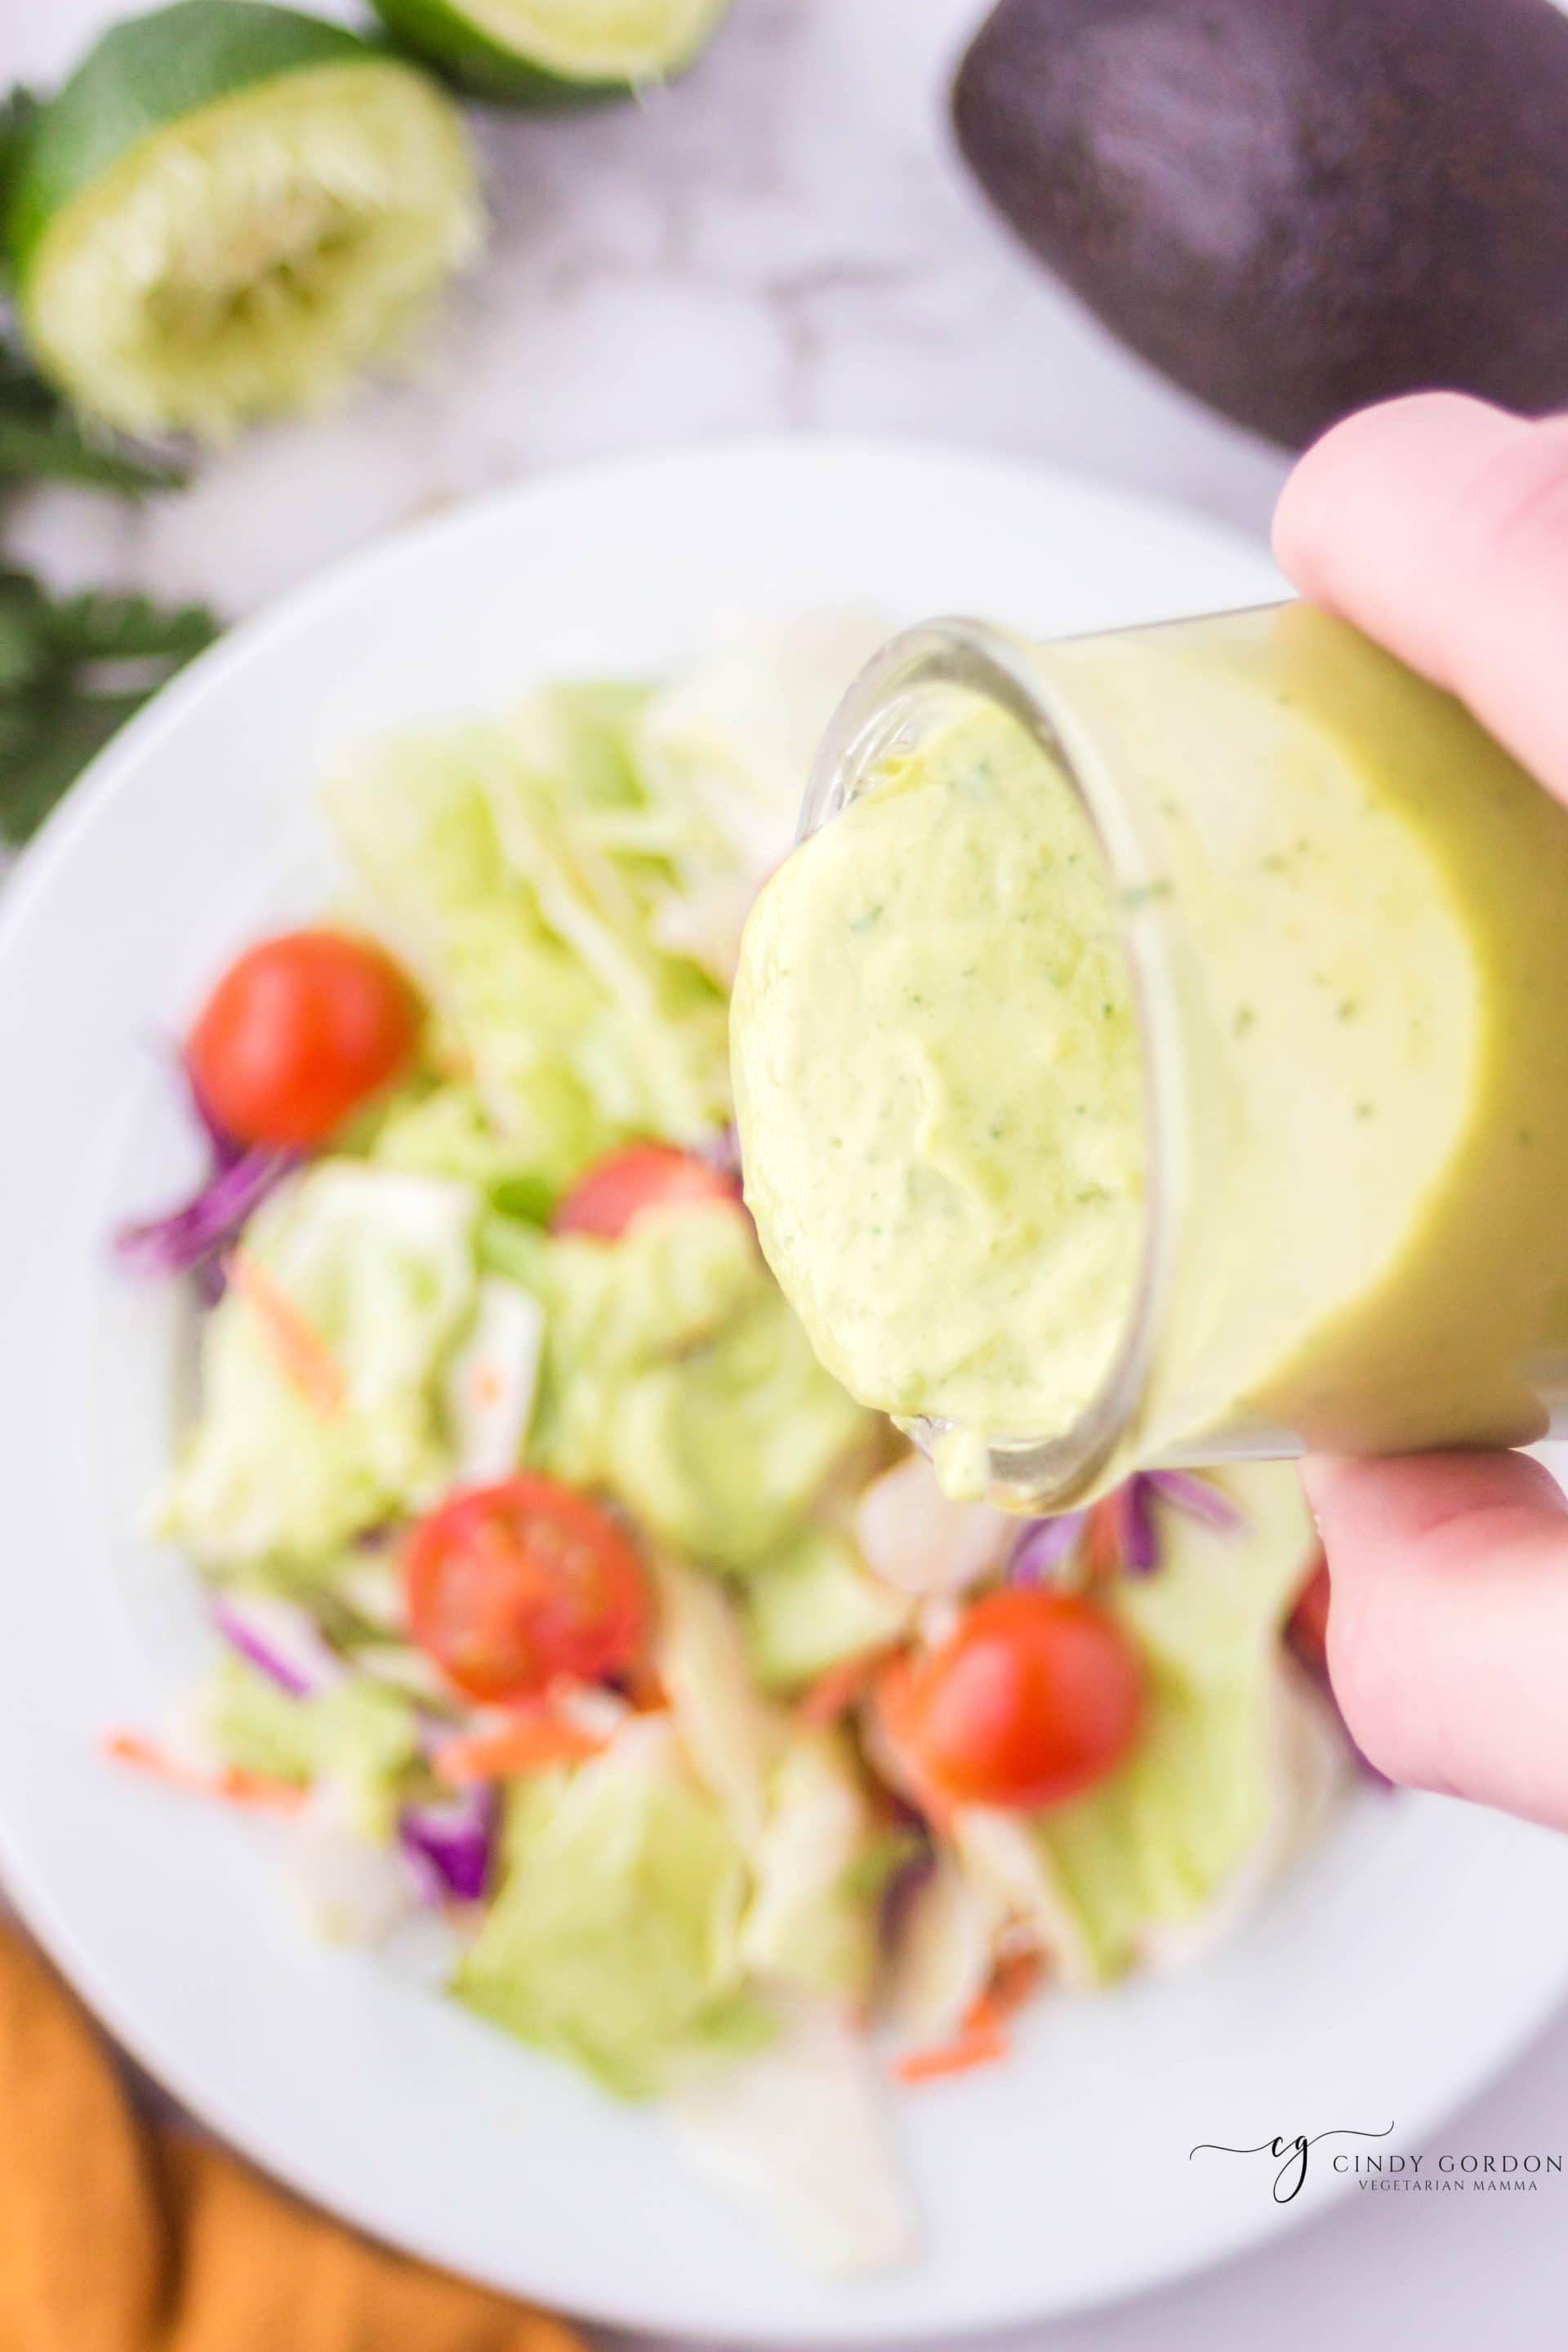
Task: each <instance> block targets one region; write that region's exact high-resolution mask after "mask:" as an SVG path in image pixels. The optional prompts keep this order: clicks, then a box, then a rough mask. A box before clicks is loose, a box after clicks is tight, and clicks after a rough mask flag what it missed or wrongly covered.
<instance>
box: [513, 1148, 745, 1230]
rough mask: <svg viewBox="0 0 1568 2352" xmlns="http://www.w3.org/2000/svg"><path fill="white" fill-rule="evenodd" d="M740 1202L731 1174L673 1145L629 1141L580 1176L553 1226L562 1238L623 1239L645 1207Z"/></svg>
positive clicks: (558, 1212) (656, 1207) (738, 1190)
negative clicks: (562, 1235) (566, 1235)
mask: <svg viewBox="0 0 1568 2352" xmlns="http://www.w3.org/2000/svg"><path fill="white" fill-rule="evenodd" d="M739 1198H740V1188H739V1186H738V1185H737V1184H736V1182H735V1180H734V1178H733V1177H732V1176H726V1175H725V1174H724V1173H723V1172H722V1171H721V1170H720V1169H718V1168H710V1167H709V1165H708V1163H707V1161H706V1160H695V1159H693V1158H692V1156H691V1154H690V1153H689V1151H677V1150H676V1149H675V1146H674V1145H673V1144H671V1143H628V1144H626V1145H625V1146H624V1147H623V1148H622V1149H621V1150H619V1151H612V1152H611V1153H610V1154H609V1155H608V1157H607V1158H606V1159H604V1160H598V1161H596V1162H595V1165H594V1166H593V1167H592V1168H590V1169H589V1170H588V1171H587V1173H586V1174H585V1175H583V1176H579V1178H578V1179H577V1181H576V1183H575V1184H574V1186H573V1187H572V1190H571V1191H570V1192H568V1193H567V1195H566V1198H565V1199H564V1200H563V1202H562V1203H561V1206H560V1207H559V1208H558V1209H557V1210H556V1212H555V1214H554V1217H553V1218H552V1227H553V1230H554V1231H555V1232H556V1233H558V1234H597V1235H598V1236H599V1238H600V1239H601V1240H602V1241H618V1240H619V1239H620V1237H621V1235H622V1234H624V1233H625V1232H626V1227H627V1226H628V1225H629V1224H630V1223H631V1222H632V1220H633V1218H634V1217H637V1216H639V1215H640V1214H641V1213H642V1211H643V1210H644V1209H664V1208H670V1207H675V1206H679V1205H680V1204H681V1203H682V1202H690V1203H696V1202H701V1201H735V1200H739Z"/></svg>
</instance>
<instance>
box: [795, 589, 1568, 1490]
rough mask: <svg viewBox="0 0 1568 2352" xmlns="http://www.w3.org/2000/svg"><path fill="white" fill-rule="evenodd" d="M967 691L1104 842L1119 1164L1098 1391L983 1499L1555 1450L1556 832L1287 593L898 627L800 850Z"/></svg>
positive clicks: (826, 772)
mask: <svg viewBox="0 0 1568 2352" xmlns="http://www.w3.org/2000/svg"><path fill="white" fill-rule="evenodd" d="M969 696H977V697H980V698H985V699H989V700H991V701H993V702H994V703H997V704H1000V705H1001V706H1002V707H1003V708H1004V709H1005V710H1006V711H1008V712H1009V713H1010V714H1012V716H1013V717H1014V718H1015V719H1016V720H1017V722H1018V723H1019V724H1020V725H1021V726H1022V727H1023V728H1024V729H1025V730H1026V732H1027V734H1028V735H1029V736H1030V738H1031V739H1032V740H1034V741H1036V742H1037V744H1038V745H1039V746H1040V747H1041V749H1042V753H1043V754H1044V755H1048V756H1049V758H1050V760H1052V761H1055V762H1056V763H1057V766H1056V769H1055V771H1054V773H1053V781H1055V779H1059V775H1060V773H1061V772H1063V771H1065V772H1066V774H1067V775H1068V778H1069V780H1070V782H1071V784H1072V786H1073V788H1074V790H1075V791H1076V793H1077V794H1078V795H1079V799H1080V801H1081V803H1082V804H1083V806H1084V808H1085V809H1086V810H1087V812H1088V814H1089V817H1090V820H1091V821H1092V824H1093V825H1094V828H1095V830H1096V833H1097V834H1098V836H1099V840H1100V845H1101V848H1102V851H1103V855H1104V858H1105V861H1106V865H1107V868H1108V873H1109V880H1110V887H1111V889H1112V891H1113V893H1114V898H1115V903H1116V906H1117V908H1118V909H1119V922H1120V929H1121V941H1122V946H1123V950H1124V952H1125V955H1126V959H1127V962H1128V965H1129V967H1130V970H1131V975H1132V980H1133V985H1134V992H1135V1001H1136V1005H1137V1013H1138V1022H1139V1028H1140V1034H1141V1040H1142V1061H1143V1070H1144V1118H1145V1129H1146V1133H1145V1148H1146V1159H1147V1171H1146V1196H1145V1209H1144V1219H1143V1234H1142V1256H1141V1269H1140V1275H1139V1279H1138V1283H1137V1286H1136V1293H1135V1297H1133V1300H1132V1304H1131V1309H1130V1312H1129V1314H1128V1316H1127V1318H1126V1322H1125V1326H1124V1328H1123V1329H1122V1330H1121V1336H1120V1339H1119V1342H1118V1344H1117V1347H1116V1349H1115V1352H1114V1357H1113V1359H1112V1360H1111V1361H1110V1368H1109V1370H1108V1371H1107V1372H1106V1374H1105V1376H1104V1378H1103V1380H1102V1381H1101V1382H1100V1387H1099V1390H1098V1391H1097V1393H1096V1394H1095V1395H1094V1396H1093V1397H1092V1399H1091V1400H1090V1402H1089V1404H1088V1405H1087V1407H1086V1408H1085V1409H1084V1410H1083V1412H1081V1413H1080V1414H1079V1417H1078V1419H1077V1420H1076V1422H1075V1423H1073V1425H1072V1426H1071V1427H1070V1428H1066V1429H1061V1430H1053V1431H1030V1430H1018V1431H1014V1432H1006V1433H997V1432H989V1433H986V1434H985V1452H984V1479H985V1483H986V1484H987V1486H988V1487H989V1491H990V1492H991V1494H992V1496H993V1497H994V1499H996V1500H998V1501H1001V1502H1003V1503H1005V1504H1006V1505H1008V1506H1010V1507H1014V1508H1019V1507H1025V1508H1034V1509H1041V1508H1059V1507H1067V1506H1068V1505H1069V1504H1072V1503H1076V1502H1079V1501H1081V1500H1083V1499H1085V1498H1086V1497H1088V1496H1090V1495H1093V1494H1095V1493H1097V1492H1100V1491H1101V1490H1103V1489H1104V1488H1105V1487H1107V1486H1110V1485H1112V1484H1113V1483H1115V1482H1116V1481H1117V1480H1119V1479H1121V1478H1122V1477H1124V1476H1126V1475H1128V1474H1129V1473H1130V1472H1131V1471H1132V1470H1134V1469H1138V1468H1144V1467H1152V1466H1154V1465H1179V1464H1188V1465H1192V1464H1200V1465H1201V1464H1205V1463H1217V1462H1223V1461H1229V1460H1236V1459H1238V1458H1242V1457H1245V1456H1255V1457H1256V1456H1280V1455H1286V1454H1294V1453H1297V1452H1300V1451H1301V1450H1303V1449H1304V1448H1307V1447H1312V1448H1318V1449H1323V1448H1327V1449H1330V1450H1333V1451H1337V1452H1351V1453H1368V1454H1390V1453H1403V1452H1407V1451H1415V1450H1419V1449H1424V1448H1427V1447H1433V1446H1454V1445H1481V1444H1485V1445H1495V1444H1510V1445H1511V1444H1522V1443H1528V1442H1530V1441H1531V1440H1534V1439H1537V1438H1539V1437H1541V1436H1542V1435H1544V1434H1546V1433H1548V1432H1549V1430H1551V1429H1552V1427H1554V1426H1557V1425H1559V1423H1560V1422H1561V1420H1562V1417H1563V1414H1564V1411H1565V1408H1568V810H1564V809H1563V807H1562V806H1561V805H1560V804H1559V803H1557V802H1556V801H1554V800H1552V798H1550V797H1549V796H1548V795H1547V794H1546V793H1544V792H1543V791H1542V789H1541V788H1540V787H1539V786H1538V785H1536V784H1535V783H1534V782H1532V781H1531V779H1530V778H1529V777H1528V776H1527V775H1526V774H1525V773H1524V772H1523V771H1522V770H1521V769H1520V768H1519V767H1518V766H1517V764H1516V763H1515V762H1514V761H1512V760H1511V759H1510V757H1509V756H1508V755H1507V754H1506V753H1505V752H1503V751H1501V750H1500V747H1499V746H1498V745H1497V744H1496V743H1495V742H1494V741H1493V740H1491V738H1490V737H1489V736H1488V735H1487V734H1486V733H1485V732H1484V731H1483V730H1482V729H1481V728H1480V727H1479V725H1478V724H1477V723H1476V722H1475V721H1474V720H1473V719H1471V718H1470V717H1469V716H1468V713H1467V712H1466V711H1465V710H1464V709H1462V708H1461V707H1460V706H1459V704H1458V703H1457V702H1456V701H1455V700H1454V699H1453V698H1450V697H1448V696H1447V695H1445V694H1442V693H1440V692H1438V691H1437V690H1436V688H1433V687H1431V686H1430V685H1428V684H1426V682H1425V681H1424V680H1422V679H1419V678H1417V677H1415V676H1414V675H1413V674H1412V673H1411V672H1410V671H1408V670H1407V669H1405V667H1403V666H1402V665H1401V664H1400V663H1398V662H1396V661H1394V659H1393V658H1392V657H1391V656H1388V655H1386V654H1384V653H1383V652H1382V651H1381V650H1380V649H1378V648H1376V647H1374V646H1372V645H1371V644H1370V643H1369V642H1368V641H1367V640H1366V639H1365V638H1363V637H1362V636H1361V635H1359V634H1358V633H1357V632H1355V631H1354V630H1352V629H1351V628H1349V627H1348V626H1347V625H1345V624H1343V623H1342V622H1339V621H1337V620H1333V619H1331V618H1330V617H1329V616H1328V615H1326V614H1322V613H1321V612H1319V611H1316V610H1315V609H1313V608H1312V607H1310V606H1308V605H1305V604H1299V603H1291V604H1280V605H1275V606H1269V607H1266V608H1261V609H1258V610H1255V611H1247V612H1238V613H1230V614H1217V615H1214V616H1210V617H1205V618H1202V619H1195V620H1184V621H1175V622H1170V623H1166V624H1162V625H1156V626H1152V627H1142V628H1136V629H1129V630H1124V631H1119V632H1115V633H1110V634H1105V635H1097V636H1089V637H1081V638H1076V639H1069V640H1062V641H1058V642H1057V643H1054V644H1050V645H1034V644H1030V643H1028V642H1026V641H1025V640H1022V639H1020V638H1016V637H1014V636H1011V635H1007V634H1005V632H1003V631H1001V630H999V629H995V628H993V627H990V626H988V625H983V624H980V623H976V622H972V621H942V622H935V623H932V624H931V625H926V626H923V627H921V628H917V629H914V630H911V631H910V632H909V633H907V634H906V635H902V636H900V637H899V638H897V639H896V640H894V642H893V643H892V644H890V645H889V646H888V647H887V648H886V649H885V651H884V652H883V653H882V654H881V655H880V656H879V658H878V659H877V660H876V661H875V662H874V663H873V664H872V666H871V667H870V668H869V669H868V671H867V672H866V673H865V674H864V675H863V676H862V677H861V678H860V679H859V680H858V683H857V684H856V686H855V687H854V688H852V689H851V691H850V693H849V695H848V696H847V699H846V700H845V702H844V703H843V705H842V706H841V708H840V709H839V711H838V712H837V717H836V719H835V720H834V722H833V725H832V727H831V729H830V730H829V733H828V735H827V738H826V741H825V742H824V745H823V747H822V751H821V752H820V754H819V758H818V762H817V767H816V774H815V776H814V779H813V782H812V784H811V787H810V790H809V793H808V795H807V799H806V803H805V809H804V811H803V815H802V827H801V829H802V834H803V835H805V834H806V833H809V832H811V831H814V830H815V829H816V827H817V826H819V825H821V824H826V823H828V822H830V821H831V820H832V818H833V816H834V815H835V814H837V811H838V810H840V809H841V808H842V807H844V806H845V805H846V803H847V802H848V801H849V800H851V799H852V798H853V797H855V795H856V794H857V793H860V792H861V791H863V790H865V789H867V787H868V785H869V784H871V783H872V782H874V781H875V778H876V775H877V772H878V770H879V765H880V763H881V762H883V761H885V760H886V759H887V758H888V757H889V754H891V753H894V752H899V751H905V750H907V749H908V748H909V747H910V744H912V743H913V742H915V741H917V740H918V739H919V737H920V736H921V732H922V731H923V730H924V729H925V728H926V727H927V726H928V725H929V724H932V723H934V722H935V721H937V720H938V719H940V718H942V716H944V715H947V716H951V714H952V707H953V701H954V698H963V697H969ZM1046 775H1047V769H1046V768H1045V766H1044V765H1043V766H1042V779H1043V780H1044V779H1045V777H1046ZM1055 788H1056V789H1059V782H1055ZM937 976H938V977H939V978H940V974H938V975H937ZM914 1433H915V1435H916V1436H917V1438H919V1440H920V1442H921V1444H924V1445H925V1446H926V1447H927V1448H928V1450H931V1449H933V1448H936V1447H938V1446H939V1445H940V1444H942V1443H943V1442H945V1443H946V1444H949V1445H952V1444H955V1443H957V1442H958V1441H959V1438H960V1436H961V1433H954V1432H952V1430H951V1429H950V1428H949V1427H948V1426H947V1425H946V1424H942V1423H917V1424H915V1425H914Z"/></svg>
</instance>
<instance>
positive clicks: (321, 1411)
mask: <svg viewBox="0 0 1568 2352" xmlns="http://www.w3.org/2000/svg"><path fill="white" fill-rule="evenodd" d="M477 1218H478V1202H477V1201H476V1199H475V1197H474V1195H473V1193H472V1192H470V1191H469V1190H468V1187H467V1186H466V1185H461V1184H454V1183H447V1182H441V1181H436V1180H434V1179H430V1178H424V1177H416V1176H405V1175H401V1174H397V1173H395V1172H393V1171H389V1170H385V1169H380V1168H374V1167H370V1166H367V1165H365V1164H364V1163H363V1162H361V1161H355V1160H321V1161H319V1162H318V1163H317V1164H316V1165H315V1166H313V1167H311V1168H310V1169H307V1170H306V1171H304V1172H303V1173H302V1174H300V1175H299V1176H297V1177H294V1178H292V1179H291V1180H290V1181H289V1183H288V1184H286V1185H285V1186H284V1187H283V1188H282V1189H281V1190H280V1191H279V1192H275V1193H274V1194H273V1196H272V1198H271V1199H270V1200H269V1201H268V1202H267V1203H266V1205H265V1207H264V1208H262V1209H261V1210H260V1211H259V1212H258V1214H257V1215H256V1216H255V1217H254V1218H253V1219H252V1221H251V1223H250V1224H249V1226H248V1227H247V1231H246V1234H245V1242H244V1248H245V1253H246V1255H247V1258H248V1259H249V1260H250V1261H251V1262H252V1263H253V1264H254V1265H255V1266H256V1267H258V1269H259V1271H260V1273H261V1275H262V1276H263V1277H264V1278H265V1281H266V1282H267V1284H268V1286H269V1289H270V1291H271V1292H273V1293H275V1294H276V1296H277V1297H278V1298H279V1300H280V1301H281V1302H282V1303H283V1307H284V1310H285V1311H286V1312H287V1313H288V1314H289V1315H290V1316H292V1317H297V1318H299V1322H300V1325H301V1326H302V1327H303V1329H304V1330H305V1332H306V1333H307V1334H308V1336H309V1341H310V1346H311V1347H312V1348H316V1349H320V1350H321V1354H322V1359H323V1360H324V1361H325V1362H326V1363H327V1364H328V1365H330V1367H331V1369H332V1374H333V1378H334V1379H335V1380H336V1381H338V1382H339V1383H340V1384H341V1391H342V1393H341V1397H340V1398H339V1400H338V1401H337V1402H335V1403H333V1404H332V1405H331V1406H330V1407H328V1406H324V1405H323V1403H322V1402H321V1399H320V1398H319V1397H316V1396H313V1395H311V1394H310V1393H309V1392H308V1391H305V1390H303V1389H302V1388H301V1387H300V1384H299V1382H298V1380H297V1377H296V1374H295V1372H294V1371H293V1370H291V1368H290V1366H289V1363H288V1362H287V1361H286V1360H284V1358H283V1357H282V1356H281V1355H280V1353H279V1347H278V1344H277V1335H276V1333H275V1331H273V1330H272V1329H271V1328H270V1327H269V1325H268V1319H267V1318H266V1316H265V1315H264V1314H262V1313H259V1312H258V1308H257V1306H256V1304H255V1302H254V1300H253V1299H251V1298H250V1297H247V1296H245V1295H244V1292H243V1289H242V1288H239V1287H235V1286H231V1287H230V1289H229V1290H228V1292H227V1293H226V1296H225V1297H224V1298H223V1299H222V1300H221V1301H220V1303H219V1304H218V1306H217V1307H216V1308H215V1309H214V1310H213V1312H212V1314H211V1315H210V1316H208V1317H207V1318H206V1319H205V1323H204V1325H203V1329H202V1343H201V1365H200V1375H201V1378H200V1399H201V1402H200V1410H199V1412H198V1414H197V1418H196V1421H195V1425H194V1427H193V1428H192V1429H191V1430H190V1432H189V1433H187V1435H186V1437H185V1439H184V1444H183V1445H182V1447H181V1450H180V1454H179V1458H178V1463H177V1466H176V1469H175V1472H174V1477H173V1480H172V1481H171V1483H170V1486H169V1488H168V1490H167V1492H166V1494H165V1496H163V1501H162V1504H161V1507H160V1508H159V1511H158V1515H157V1526H158V1528H159V1531H160V1532H161V1533H163V1534H165V1535H167V1536H169V1537H171V1538H174V1539H175V1540H176V1541H179V1542H182V1543H184V1544H185V1545H187V1546H188V1547H189V1549H191V1550H192V1551H193V1552H194V1553H195V1556H196V1558H197V1559H199V1560H201V1561H202V1562H203V1563H204V1564H205V1565H206V1566H207V1567H208V1568H211V1569H214V1570H226V1569H230V1568H247V1567H256V1566H266V1565H268V1564H271V1565H275V1566H278V1567H279V1568H281V1569H285V1570H287V1569H289V1568H290V1567H292V1568H294V1569H296V1570H300V1571H305V1570H309V1569H310V1566H311V1565H312V1564H314V1563H320V1562H322V1561H324V1560H326V1559H329V1558H330V1557H331V1555H332V1554H333V1553H334V1552H336V1551H337V1550H338V1549H340V1548H341V1547H342V1545H343V1544H344V1543H346V1542H347V1541H348V1540H349V1539H350V1538H352V1537H353V1536H354V1535H356V1534H358V1533H359V1532H360V1531H361V1530H362V1529H364V1528H371V1527H374V1526H375V1525H377V1524H378V1523H379V1522H380V1521H381V1520H383V1519H384V1518H386V1517H390V1516H392V1515H394V1514H395V1513H396V1512H399V1511H403V1510H406V1509H410V1508H416V1507H419V1506H421V1505H422V1504H424V1503H426V1502H429V1501H432V1500H433V1499H434V1498H435V1497H436V1496H437V1494H439V1492H440V1490H441V1488H442V1486H444V1485H445V1484H446V1483H447V1478H448V1477H449V1475H450V1472H451V1466H452V1465H451V1453H450V1447H449V1444H448V1441H447V1434H446V1432H445V1429H444V1427H443V1422H442V1415H441V1412H440V1405H439V1395H438V1389H439V1375H440V1371H441V1368H442V1365H443V1363H444V1361H445V1359H446V1356H447V1351H448V1349H450V1347H451V1345H452V1343H453V1341H454V1340H455V1339H456V1338H457V1337H458V1334H459V1332H460V1331H461V1329H462V1328H463V1326H464V1323H465V1321H466V1319H467V1318H468V1315H469V1314H470V1312H471V1310H472V1306H473V1298H474V1287H475V1281H476V1274H475V1262H474V1233H475V1227H476V1223H477Z"/></svg>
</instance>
